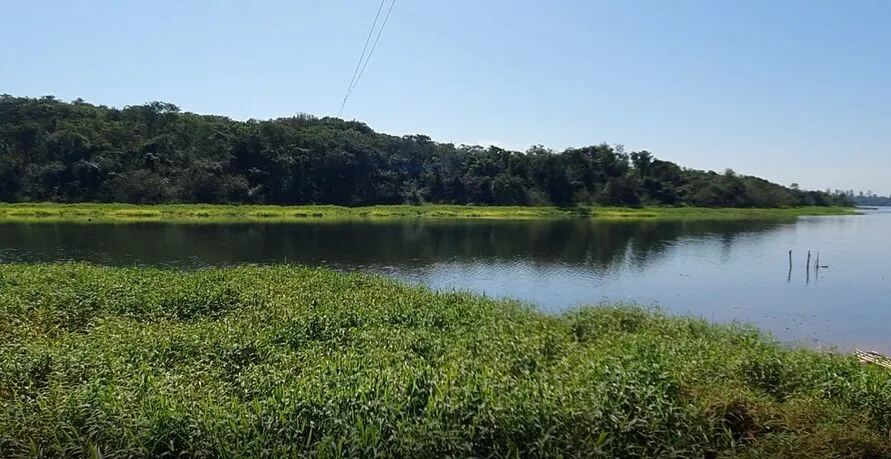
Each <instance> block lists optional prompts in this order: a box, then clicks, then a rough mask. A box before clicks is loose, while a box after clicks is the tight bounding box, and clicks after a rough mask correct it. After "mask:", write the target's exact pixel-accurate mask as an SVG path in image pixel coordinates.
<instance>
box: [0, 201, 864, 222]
mask: <svg viewBox="0 0 891 459" xmlns="http://www.w3.org/2000/svg"><path fill="white" fill-rule="evenodd" d="M857 211H858V209H856V208H853V207H788V208H769V209H763V208H705V207H642V208H623V207H587V206H580V207H570V208H558V207H521V206H461V205H420V206H411V205H381V206H370V207H340V206H331V205H305V206H276V205H218V204H213V205H210V204H208V205H202V204H160V205H134V204H92V203H90V204H57V203H36V204H35V203H15V204H9V203H6V204H0V222H72V223H127V222H166V223H202V222H206V223H244V222H257V223H288V222H314V221H316V222H317V221H332V220H333V221H337V220H363V221H364V220H375V221H377V220H394V219H430V220H434V219H439V220H447V219H456V220H458V219H495V220H529V219H548V218H593V219H596V220H744V219H783V218H796V217H801V216H816V215H851V214H857V213H858V212H857Z"/></svg>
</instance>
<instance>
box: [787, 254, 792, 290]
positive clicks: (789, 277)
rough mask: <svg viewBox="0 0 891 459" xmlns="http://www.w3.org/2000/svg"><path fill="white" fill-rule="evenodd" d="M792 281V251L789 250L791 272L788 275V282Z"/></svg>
mask: <svg viewBox="0 0 891 459" xmlns="http://www.w3.org/2000/svg"><path fill="white" fill-rule="evenodd" d="M791 281H792V251H791V250H790V251H789V274H788V275H787V276H786V282H791Z"/></svg>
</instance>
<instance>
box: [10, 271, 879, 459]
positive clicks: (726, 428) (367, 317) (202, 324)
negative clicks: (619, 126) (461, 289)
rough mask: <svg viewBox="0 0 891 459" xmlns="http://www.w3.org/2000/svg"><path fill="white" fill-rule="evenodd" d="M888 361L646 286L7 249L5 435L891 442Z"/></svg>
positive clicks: (675, 444) (560, 449)
mask: <svg viewBox="0 0 891 459" xmlns="http://www.w3.org/2000/svg"><path fill="white" fill-rule="evenodd" d="M889 428H891V373H889V372H887V371H885V370H881V369H878V368H872V367H864V366H861V365H860V364H859V363H857V362H856V361H855V360H854V359H852V358H849V357H844V356H837V355H830V354H824V353H818V352H814V351H807V350H788V349H785V348H782V347H779V346H778V345H775V344H772V343H771V342H770V341H769V340H766V339H765V338H763V337H762V336H760V335H759V334H758V333H757V332H755V331H753V330H750V329H746V328H740V327H731V326H716V325H710V324H707V323H705V322H702V321H700V320H695V319H689V318H670V317H666V316H663V315H661V314H659V313H654V312H648V311H644V310H641V309H635V308H630V307H601V308H588V309H582V310H579V311H576V312H572V313H569V314H566V315H563V316H559V317H553V316H548V315H543V314H539V313H536V312H534V311H532V310H530V309H528V308H525V307H523V306H521V305H518V304H515V303H511V302H505V301H493V300H490V299H485V298H482V297H478V296H473V295H469V294H457V293H450V294H440V293H433V292H430V291H428V290H425V289H421V288H415V287H409V286H406V285H403V284H399V283H396V282H394V281H389V280H385V279H380V278H375V277H369V276H365V275H358V274H354V275H342V274H337V273H334V272H330V271H326V270H319V269H304V268H295V267H284V266H279V267H240V268H227V269H212V270H206V271H199V272H188V273H186V272H177V271H162V270H155V269H144V268H126V269H125V268H100V267H91V266H86V265H75V264H59V265H3V266H0V451H2V452H3V455H7V456H13V457H15V456H34V455H44V456H50V457H54V456H69V457H79V456H89V455H91V454H95V453H100V454H101V455H104V456H106V457H110V456H152V457H155V456H160V455H162V454H165V453H174V452H175V453H180V454H185V455H188V456H191V457H251V456H263V455H266V456H273V457H282V456H285V455H287V454H290V453H311V454H317V455H318V456H320V457H330V456H340V455H358V456H371V455H382V456H391V457H392V456H395V457H442V456H445V455H452V456H459V457H464V456H471V455H473V456H495V457H507V456H511V457H514V456H516V455H519V456H546V457H555V456H556V455H558V454H562V455H563V456H564V457H590V456H598V455H603V456H678V455H685V456H700V457H701V456H703V455H711V454H717V455H721V456H731V455H732V456H752V457H764V456H767V457H832V456H850V457H864V456H869V455H872V456H873V457H879V456H889V455H891V445H889V442H888V431H889Z"/></svg>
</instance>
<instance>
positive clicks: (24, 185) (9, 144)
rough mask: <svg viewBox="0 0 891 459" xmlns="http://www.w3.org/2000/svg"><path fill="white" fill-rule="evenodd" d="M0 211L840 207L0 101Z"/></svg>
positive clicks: (354, 131)
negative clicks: (191, 206)
mask: <svg viewBox="0 0 891 459" xmlns="http://www.w3.org/2000/svg"><path fill="white" fill-rule="evenodd" d="M0 201H6V202H44V201H50V202H68V203H74V202H126V203H138V204H158V203H171V202H180V203H216V204H220V203H230V204H235V203H239V204H279V205H305V204H332V205H341V206H372V205H382V204H383V205H394V204H418V203H423V204H459V205H464V204H481V205H524V206H528V205H534V206H546V205H553V206H558V207H567V206H572V205H583V206H590V205H599V206H641V205H642V206H652V205H666V206H675V205H686V206H696V207H765V208H767V207H770V208H773V207H791V206H826V205H848V204H849V201H848V197H847V196H845V195H843V194H830V193H825V192H820V191H804V190H800V189H798V187H797V186H795V185H793V186H791V187H790V188H787V187H784V186H780V185H777V184H774V183H770V182H768V181H766V180H762V179H760V178H757V177H748V176H743V175H738V174H736V173H734V172H733V171H732V170H729V169H728V170H726V171H725V172H724V173H715V172H704V171H697V170H692V169H685V168H682V167H680V166H678V165H677V164H675V163H672V162H669V161H663V160H659V159H656V158H655V157H654V156H653V155H652V154H651V153H650V152H647V151H636V152H630V153H626V152H625V151H624V149H622V148H621V147H613V146H609V145H605V144H603V145H596V146H589V147H583V148H570V149H567V150H564V151H562V152H555V151H551V150H549V149H546V148H544V147H542V146H533V147H531V148H529V149H528V150H527V151H525V152H517V151H508V150H504V149H501V148H497V147H480V146H468V145H458V146H456V145H453V144H449V143H439V142H434V141H432V140H431V139H430V138H429V137H426V136H422V135H410V136H402V137H397V136H390V135H386V134H380V133H376V132H374V131H373V130H372V129H370V128H369V127H368V126H366V125H365V124H363V123H360V122H355V121H344V120H341V119H338V118H322V119H318V118H314V117H312V116H308V115H300V116H296V117H291V118H281V119H276V120H269V121H257V120H250V121H245V122H242V121H234V120H231V119H228V118H225V117H222V116H208V115H197V114H194V113H182V112H180V110H179V108H177V107H176V106H175V105H172V104H168V103H161V102H153V103H149V104H146V105H137V106H130V107H126V108H124V109H115V108H109V107H105V106H94V105H91V104H88V103H84V102H83V101H81V100H77V101H75V102H72V103H65V102H62V101H59V100H56V99H55V98H53V97H44V98H40V99H30V98H17V97H12V96H9V95H5V96H0Z"/></svg>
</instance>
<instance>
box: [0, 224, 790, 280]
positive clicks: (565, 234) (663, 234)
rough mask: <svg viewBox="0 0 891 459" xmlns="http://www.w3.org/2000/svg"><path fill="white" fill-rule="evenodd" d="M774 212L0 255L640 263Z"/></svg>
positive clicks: (93, 232) (205, 234) (116, 244)
mask: <svg viewBox="0 0 891 459" xmlns="http://www.w3.org/2000/svg"><path fill="white" fill-rule="evenodd" d="M780 225H781V223H777V222H727V221H723V222H654V221H636V222H635V221H629V222H590V221H582V220H557V221H513V222H509V221H419V220H416V221H406V222H396V223H370V222H347V223H319V224H307V223H301V224H235V225H165V224H129V225H71V224H38V225H21V224H18V225H9V224H7V225H0V256H2V254H4V253H5V254H6V256H7V257H10V256H12V255H11V254H13V253H15V254H18V255H15V256H16V258H19V259H21V261H38V260H40V261H46V260H54V259H79V260H87V261H92V262H97V263H107V264H117V265H127V264H133V263H134V262H139V263H144V264H157V265H166V264H174V265H181V266H198V265H221V264H232V263H244V262H258V263H268V262H274V261H284V260H287V261H289V262H298V263H306V264H312V265H315V264H335V265H341V266H369V265H374V266H380V265H388V266H406V267H424V266H429V265H431V264H433V263H440V262H448V261H457V262H475V263H481V262H482V263H498V262H514V261H519V260H522V261H523V262H525V263H529V264H531V265H532V266H550V265H554V264H563V265H567V264H568V265H579V266H584V267H586V268H587V269H593V270H610V269H615V268H617V267H621V266H624V265H626V264H627V265H628V266H631V267H632V268H636V269H642V268H643V267H645V266H647V265H648V264H650V263H652V262H653V261H654V260H655V259H657V258H659V257H661V256H662V255H663V254H664V253H665V251H666V250H667V249H668V248H669V247H671V246H672V245H674V244H676V243H677V242H678V241H679V240H682V239H684V240H688V239H706V240H712V241H719V242H720V243H721V245H722V247H723V248H724V250H727V251H729V250H730V248H731V247H732V245H733V243H734V241H736V239H737V238H738V237H739V236H740V235H743V234H757V233H767V232H771V231H772V230H775V229H776V228H778V227H779V226H780Z"/></svg>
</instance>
